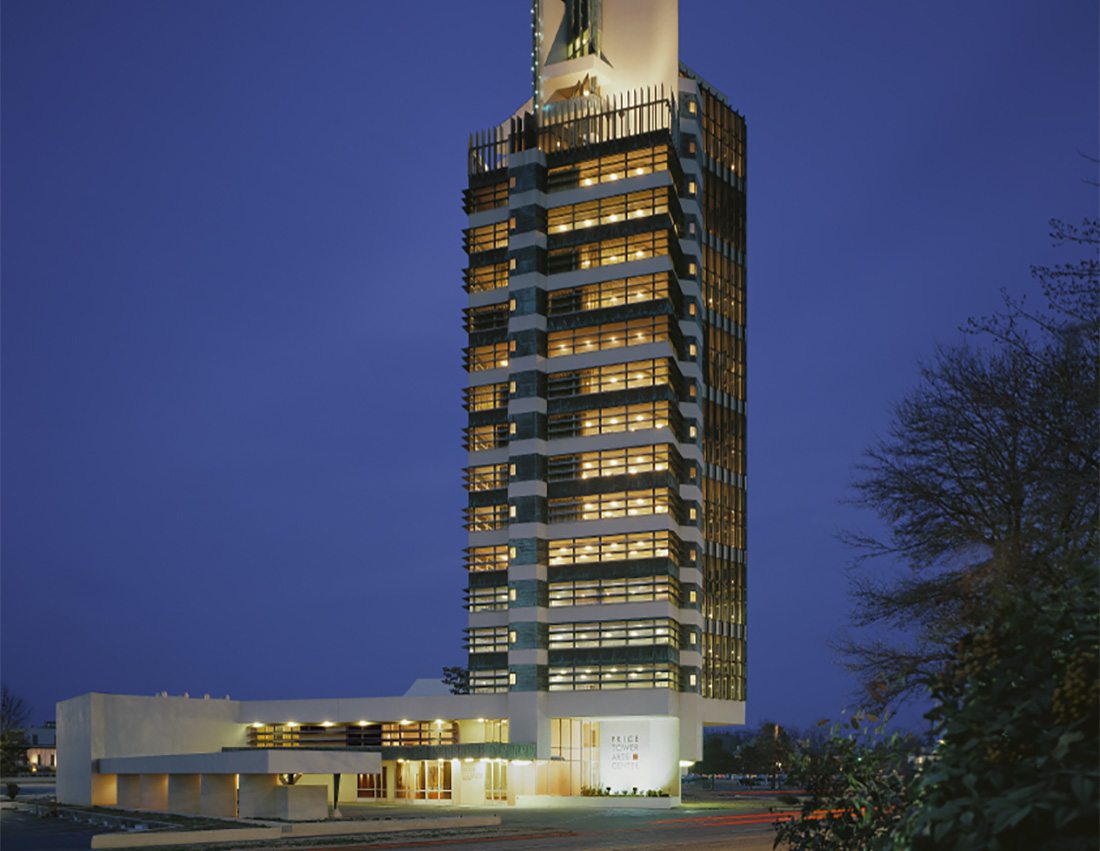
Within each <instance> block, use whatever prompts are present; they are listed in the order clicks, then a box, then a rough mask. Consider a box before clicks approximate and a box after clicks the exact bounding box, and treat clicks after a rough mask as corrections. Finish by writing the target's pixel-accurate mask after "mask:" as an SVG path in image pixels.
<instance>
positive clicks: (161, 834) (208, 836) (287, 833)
mask: <svg viewBox="0 0 1100 851" xmlns="http://www.w3.org/2000/svg"><path fill="white" fill-rule="evenodd" d="M499 826H500V816H441V817H439V818H396V819H369V820H366V819H363V820H359V819H348V820H346V821H329V822H313V823H310V824H288V825H280V826H277V827H245V828H234V829H226V830H178V831H177V830H172V831H148V832H142V833H100V834H98V835H96V836H93V837H92V846H91V847H92V848H153V847H158V848H159V847H164V846H171V845H213V844H216V843H222V842H262V841H264V840H270V839H301V838H308V837H311V836H359V835H361V834H368V833H400V832H403V831H409V830H454V829H456V828H464V827H499Z"/></svg>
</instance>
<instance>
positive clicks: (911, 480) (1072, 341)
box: [842, 220, 1100, 705]
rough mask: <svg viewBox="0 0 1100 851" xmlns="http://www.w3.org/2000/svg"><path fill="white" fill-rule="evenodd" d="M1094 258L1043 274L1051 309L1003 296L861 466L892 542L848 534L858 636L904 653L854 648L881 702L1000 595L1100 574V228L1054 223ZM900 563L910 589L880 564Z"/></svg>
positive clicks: (860, 641)
mask: <svg viewBox="0 0 1100 851" xmlns="http://www.w3.org/2000/svg"><path fill="white" fill-rule="evenodd" d="M1052 226H1053V227H1052V230H1053V236H1054V238H1055V242H1056V244H1060V245H1064V246H1070V247H1075V248H1077V249H1078V250H1083V252H1084V256H1082V257H1079V258H1077V259H1075V260H1073V261H1071V262H1067V263H1064V264H1060V265H1056V266H1047V267H1035V268H1033V269H1032V275H1033V276H1034V278H1035V279H1036V280H1037V281H1038V282H1039V284H1040V287H1041V289H1042V293H1043V296H1044V298H1045V301H1046V306H1045V307H1044V308H1041V309H1036V308H1032V307H1031V305H1030V304H1028V303H1027V302H1026V300H1014V299H1012V298H1009V297H1007V296H1005V298H1004V308H1003V310H1002V312H1000V313H998V314H995V315H993V316H991V317H986V318H983V319H976V320H971V321H970V322H969V323H968V325H967V327H966V330H967V331H968V332H970V334H971V335H972V341H973V344H967V345H962V346H957V347H954V348H945V349H940V350H939V351H938V352H937V353H936V356H935V357H934V358H933V359H932V360H931V362H929V363H927V364H925V365H923V366H922V367H921V370H920V382H919V385H918V387H917V389H916V390H915V391H914V392H913V393H912V394H910V395H909V397H907V398H906V399H904V400H902V401H901V402H900V403H898V404H897V405H896V406H895V407H894V411H893V421H892V423H891V426H890V430H889V433H888V435H887V436H886V437H885V438H883V439H882V440H880V441H878V442H877V443H876V444H875V445H873V446H872V447H870V448H869V449H868V450H866V452H865V453H864V457H863V459H862V461H861V462H860V463H859V464H858V465H857V479H856V482H855V485H854V487H855V500H854V501H855V502H856V503H857V504H859V505H862V506H864V507H866V508H869V509H871V510H872V511H874V512H875V513H876V514H877V515H878V517H879V518H880V519H881V520H882V521H883V522H884V524H885V526H886V528H887V530H888V534H887V535H886V536H885V537H876V536H871V535H865V534H850V535H848V536H847V539H848V541H849V542H850V543H851V544H853V545H854V546H855V547H856V549H857V551H858V554H859V557H858V560H857V568H856V570H855V571H854V573H853V589H854V598H855V613H854V623H855V625H856V626H857V627H870V628H872V631H873V632H874V631H877V632H878V634H879V635H880V636H881V634H882V633H883V630H882V629H881V628H882V627H886V628H888V630H889V631H890V632H892V634H894V635H897V634H899V633H904V634H907V635H909V636H910V637H911V640H910V641H908V643H904V642H900V641H897V640H893V639H886V638H881V637H879V638H877V639H869V640H868V639H864V638H856V639H853V640H850V641H848V642H846V643H844V644H843V645H842V650H843V651H844V652H845V653H846V654H847V656H848V658H849V663H850V667H851V668H852V669H853V670H854V671H856V672H857V674H858V675H859V676H860V678H861V680H862V682H863V684H864V686H865V687H866V689H867V695H868V697H869V699H870V700H869V702H870V703H872V704H878V705H882V704H889V703H892V702H894V701H897V700H899V699H902V698H904V697H905V696H907V695H908V694H910V693H911V692H912V690H913V689H914V688H915V687H916V686H917V685H918V684H919V683H920V682H922V681H926V678H927V676H928V675H929V674H930V673H932V672H934V671H936V670H938V669H939V668H940V667H941V666H942V664H943V663H944V662H945V661H947V660H948V659H949V658H950V657H951V654H952V652H953V647H954V645H955V643H956V642H957V640H958V639H959V637H960V636H961V635H962V634H963V633H965V632H966V631H967V630H968V629H970V628H971V627H973V626H974V625H976V624H978V623H981V622H982V620H983V618H984V616H985V615H986V613H987V612H988V609H989V607H990V605H991V603H992V602H993V601H995V600H996V599H998V598H999V597H1000V596H1001V595H1014V594H1018V593H1022V592H1024V591H1026V590H1027V589H1029V588H1033V587H1037V586H1043V585H1049V584H1050V583H1058V582H1061V581H1063V580H1064V578H1065V577H1066V576H1067V575H1068V574H1069V572H1070V571H1071V570H1072V569H1073V568H1074V567H1076V566H1078V565H1080V564H1082V563H1094V562H1095V559H1096V553H1097V543H1098V538H1097V518H1098V510H1100V416H1098V410H1100V389H1098V388H1100V376H1098V371H1097V365H1098V352H1100V345H1098V343H1100V309H1098V305H1100V274H1098V272H1100V266H1098V262H1097V249H1098V247H1100V223H1098V222H1097V221H1095V220H1087V221H1085V222H1084V223H1083V224H1082V225H1080V226H1073V225H1067V224H1066V223H1064V222H1060V221H1054V222H1052ZM875 557H885V558H887V559H888V560H891V561H893V562H896V563H900V564H901V565H902V568H903V570H904V573H903V574H902V575H901V576H896V575H895V576H886V575H884V572H882V571H874V570H871V569H869V564H868V563H867V560H868V559H873V558H875Z"/></svg>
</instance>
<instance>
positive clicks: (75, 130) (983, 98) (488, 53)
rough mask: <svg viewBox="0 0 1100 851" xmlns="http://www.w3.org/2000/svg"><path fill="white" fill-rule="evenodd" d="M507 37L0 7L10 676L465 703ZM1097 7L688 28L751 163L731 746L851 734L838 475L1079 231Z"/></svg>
mask: <svg viewBox="0 0 1100 851" xmlns="http://www.w3.org/2000/svg"><path fill="white" fill-rule="evenodd" d="M529 15H530V12H529V4H527V3H525V2H521V0H478V2H476V3H469V2H464V3H460V2H434V3H432V2H425V3H414V2H409V3H380V2H366V0H359V2H337V1H336V0H322V1H321V2H308V3H307V2H274V0H263V1H262V2H260V1H259V0H256V2H251V1H250V0H234V2H221V0H186V2H184V1H183V0H172V2H168V1H167V0H162V1H161V2H153V0H127V2H122V1H121V0H103V2H83V0H72V2H60V1H59V0H33V1H32V0H4V3H3V10H2V16H3V17H2V50H3V54H2V62H3V67H2V76H3V82H2V102H3V139H2V143H3V144H2V157H3V159H2V168H3V195H2V202H3V207H2V217H3V218H2V224H3V258H2V274H3V293H2V298H3V302H2V308H3V327H2V332H3V350H2V354H3V376H2V378H3V422H2V426H3V468H2V475H3V478H2V486H3V518H2V520H3V550H2V557H3V587H2V591H3V594H2V618H3V619H2V665H3V670H2V676H3V680H4V682H5V683H6V684H7V685H8V686H9V687H11V688H13V689H14V690H15V691H17V692H18V693H20V694H22V695H23V696H24V697H26V698H27V699H28V700H29V701H30V702H31V704H32V705H33V708H34V720H36V721H37V720H41V719H46V718H52V717H53V706H52V705H53V703H54V702H55V701H57V700H59V699H63V698H67V697H71V696H73V695H76V694H79V693H82V692H85V691H91V690H96V691H114V692H131V693H147V694H152V693H153V692H156V691H160V690H168V691H169V692H172V693H181V692H184V691H189V692H190V693H191V694H192V695H196V694H202V693H203V692H210V693H211V694H215V695H222V694H225V693H230V694H232V695H233V696H234V697H240V698H265V697H272V698H274V697H308V696H337V695H349V696H350V695H372V694H392V693H401V692H402V691H404V689H405V687H406V686H407V685H408V684H409V683H410V682H411V680H412V679H413V678H414V677H418V676H435V675H438V671H439V668H440V666H441V665H444V664H462V663H463V662H464V654H463V651H462V649H461V647H462V643H461V640H462V628H463V626H464V625H465V613H464V611H463V609H462V606H461V600H462V588H463V585H464V575H463V569H462V561H461V551H462V547H463V546H464V542H465V533H464V532H463V531H462V529H461V526H460V523H461V508H462V505H463V503H464V493H463V490H462V487H461V484H462V478H461V468H462V466H463V464H464V459H465V454H464V452H463V450H462V448H461V443H460V441H461V428H462V426H463V424H464V412H463V410H462V408H461V387H462V386H463V382H464V379H465V374H464V372H463V370H462V366H461V351H460V350H461V347H462V345H463V343H464V334H463V331H462V325H461V309H462V306H463V304H464V300H465V295H464V293H463V291H462V288H461V276H460V272H461V269H462V267H463V264H464V254H463V252H462V250H461V245H462V243H461V228H462V227H463V224H464V216H463V214H462V211H461V208H460V198H461V190H462V188H463V186H464V181H465V142H466V136H467V134H468V133H469V132H470V131H472V130H475V129H479V128H483V127H488V126H489V125H491V124H493V123H495V122H498V121H500V120H502V119H503V118H505V117H506V116H507V115H508V114H509V113H510V112H511V111H512V110H513V109H514V108H515V107H516V106H518V105H519V104H520V103H522V102H523V100H524V99H525V98H526V97H527V96H528V87H529V78H530V73H529ZM1097 17H1098V13H1097V4H1096V3H1095V2H1093V0H1049V2H1039V0H1034V2H1019V1H1018V0H1015V1H1012V2H1010V0H966V2H958V0H933V2H922V3H882V2H879V1H878V0H865V1H864V2H856V1H855V0H840V1H839V2H832V3H821V2H817V0H802V1H801V2H786V3H774V2H766V3H744V2H718V0H712V2H704V0H683V2H682V3H681V55H682V57H683V59H684V61H686V62H687V63H688V64H689V65H690V66H692V67H693V68H694V69H695V70H696V71H698V72H699V73H701V74H702V75H703V76H704V77H705V78H707V79H708V80H709V81H710V82H712V83H713V84H714V85H716V86H717V87H719V88H720V89H722V90H724V91H725V92H726V93H728V95H729V97H730V101H731V103H733V104H734V106H735V107H736V108H738V109H739V110H740V111H742V112H744V113H745V114H746V116H747V118H748V124H749V161H748V162H749V165H748V173H749V324H748V327H749V340H750V346H749V358H750V360H749V407H748V410H749V430H750V431H749V433H750V441H749V468H750V476H749V564H750V571H749V576H750V582H749V600H750V607H749V618H750V621H749V648H750V650H749V652H750V659H751V662H750V667H749V705H748V712H749V719H750V721H755V720H759V719H761V718H764V717H771V718H777V719H779V720H781V721H786V722H789V723H794V724H799V725H804V724H808V723H812V722H813V721H815V720H816V719H817V718H819V717H821V716H823V715H830V714H833V715H835V713H836V712H837V711H838V709H839V707H840V706H842V705H844V704H845V703H848V702H850V697H851V695H852V692H853V688H854V683H853V681H852V680H851V679H850V678H849V677H848V675H847V674H846V672H845V671H844V670H843V669H842V668H841V667H839V666H838V664H837V662H836V660H835V658H834V656H833V654H832V652H831V651H830V650H829V649H828V647H827V646H826V645H827V642H828V641H829V640H830V639H833V638H835V637H837V635H838V633H839V631H840V629H841V628H842V627H843V625H844V623H845V620H846V612H847V602H846V591H845V568H846V566H847V564H848V562H849V559H850V554H849V553H848V552H847V551H846V550H845V549H844V547H843V546H842V545H841V544H840V543H839V542H838V541H837V539H836V534H837V532H838V530H840V529H842V528H845V527H852V526H855V525H858V524H861V523H866V522H867V518H866V517H863V516H861V515H860V514H859V513H858V512H856V511H855V510H854V509H852V508H851V507H849V506H847V505H844V504H842V503H841V502H840V500H842V499H843V498H844V497H845V496H846V493H847V491H846V488H847V485H848V482H849V481H850V479H851V475H852V464H853V463H854V461H855V460H856V459H857V456H858V454H859V451H860V449H861V448H862V447H864V446H865V445H867V444H868V443H869V442H870V441H871V440H872V438H873V436H874V435H875V434H876V433H878V432H881V431H882V430H883V428H884V426H885V424H886V422H887V416H888V410H889V404H890V402H891V401H892V400H894V399H896V398H898V397H899V396H900V395H902V394H903V393H904V392H905V391H906V390H907V389H908V388H910V387H911V386H912V385H913V383H914V381H915V375H916V371H915V364H916V362H917V360H918V359H920V358H921V357H925V356H927V355H929V354H930V353H931V352H932V351H933V350H934V347H935V345H936V344H937V343H950V342H952V341H954V340H956V339H957V338H958V336H959V335H958V332H957V327H958V325H959V324H960V323H961V322H962V321H963V320H965V318H966V317H967V316H968V315H971V314H980V313H986V312H989V311H991V310H993V309H995V307H996V306H997V303H998V301H997V299H998V295H997V293H998V290H999V289H1000V288H1001V287H1008V288H1009V289H1010V290H1012V291H1014V292H1022V291H1024V290H1026V289H1027V288H1028V276H1027V268H1028V265H1029V264H1031V263H1043V262H1049V261H1050V260H1051V258H1052V257H1053V256H1054V255H1052V253H1051V249H1050V246H1049V240H1048V239H1047V237H1046V226H1045V222H1046V220H1047V219H1048V218H1049V217H1051V216H1061V217H1064V218H1070V219H1079V218H1080V217H1082V216H1084V215H1086V214H1088V213H1092V212H1095V206H1096V194H1095V190H1094V189H1093V188H1091V187H1089V186H1088V185H1086V184H1085V183H1084V182H1083V179H1086V178H1089V177H1091V176H1093V175H1094V172H1090V166H1089V164H1088V163H1087V162H1086V161H1085V160H1084V159H1082V158H1081V157H1080V156H1079V154H1078V152H1079V151H1084V152H1088V153H1090V154H1092V155H1096V153H1097V150H1098V143H1097V126H1098V107H1097V103H1098V99H1100V98H1098V91H1097V86H1098V84H1097V79H1098V59H1097V54H1098V48H1097V30H1098V20H1097Z"/></svg>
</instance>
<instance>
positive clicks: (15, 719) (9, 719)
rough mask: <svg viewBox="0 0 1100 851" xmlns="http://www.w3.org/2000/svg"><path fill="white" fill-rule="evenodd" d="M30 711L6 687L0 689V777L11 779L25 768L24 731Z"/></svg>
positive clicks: (25, 748) (25, 744)
mask: <svg viewBox="0 0 1100 851" xmlns="http://www.w3.org/2000/svg"><path fill="white" fill-rule="evenodd" d="M29 715H30V710H29V709H28V708H27V704H26V702H25V701H24V700H23V698H21V697H19V696H18V695H17V694H15V693H14V692H13V691H11V690H10V689H9V688H8V687H7V686H2V687H0V762H2V765H0V775H4V776H6V777H11V776H13V775H15V774H18V773H19V772H20V771H22V770H23V769H24V768H25V767H26V763H27V737H26V734H25V732H24V730H25V729H26V727H27V718H28V717H29Z"/></svg>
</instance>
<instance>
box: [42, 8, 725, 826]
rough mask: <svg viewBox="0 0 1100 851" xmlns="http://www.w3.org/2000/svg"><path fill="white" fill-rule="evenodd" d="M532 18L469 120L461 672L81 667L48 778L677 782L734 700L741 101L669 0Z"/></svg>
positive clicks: (95, 786)
mask: <svg viewBox="0 0 1100 851" xmlns="http://www.w3.org/2000/svg"><path fill="white" fill-rule="evenodd" d="M531 22H532V26H531V36H532V39H531V40H532V52H531V75H532V77H531V83H532V84H531V98H530V99H529V100H528V101H527V102H526V103H524V104H523V105H522V106H521V107H520V108H519V109H517V110H516V111H515V112H514V113H513V114H512V115H510V116H509V117H507V118H506V120H504V121H503V122H502V123H501V124H499V125H497V126H495V127H493V128H490V129H487V130H483V131H479V132H477V133H474V134H473V135H472V136H471V137H470V139H469V144H468V186H467V188H466V190H465V193H464V205H465V212H466V214H467V216H468V223H467V227H466V229H465V232H464V236H465V247H466V251H467V253H468V263H467V266H466V269H465V273H464V283H465V289H466V293H467V305H466V308H465V323H466V329H467V332H468V344H467V346H466V348H465V351H464V359H465V365H466V369H467V370H468V385H467V387H466V390H465V406H466V410H467V413H468V423H467V426H466V429H465V437H464V439H465V446H466V450H467V452H468V461H467V466H466V469H465V482H466V487H467V491H468V498H467V506H466V519H465V523H466V529H467V532H468V542H467V543H468V546H467V548H466V553H465V567H466V571H467V581H466V606H467V609H468V626H467V630H466V637H467V650H468V674H469V676H468V692H469V693H449V692H448V691H447V690H446V689H445V688H443V687H442V684H441V683H440V682H439V681H420V680H418V681H417V683H415V684H414V686H413V688H411V689H410V690H409V691H408V692H407V693H406V694H404V695H400V696H395V697H366V698H340V699H328V698H325V699H305V700H262V701H247V700H246V701H232V700H230V699H229V698H228V697H226V698H225V699H224V700H217V699H215V700H211V699H203V700H191V699H189V698H187V696H186V695H184V696H183V697H182V698H180V697H169V696H168V695H167V693H162V694H159V695H156V696H123V695H104V694H85V695H81V696H79V697H75V698H72V699H71V700H67V701H63V702H61V703H60V704H58V708H57V712H58V714H57V718H58V765H59V773H58V786H57V789H58V799H59V800H60V801H62V802H64V803H73V804H97V805H101V806H118V807H123V808H129V809H149V810H167V811H171V812H181V813H199V814H205V815H210V816H234V815H235V816H240V817H255V818H273V817H274V818H285V819H291V820H294V819H301V820H309V819H323V818H325V817H326V815H327V814H328V813H329V809H328V807H329V806H332V807H334V808H335V807H336V806H337V805H340V806H344V805H350V804H353V803H363V804H369V803H371V802H378V801H388V802H408V803H425V804H429V803H437V804H440V803H457V804H479V805H480V804H485V803H496V802H499V803H506V804H514V805H520V806H549V805H554V804H560V803H563V802H564V803H566V804H568V805H571V806H579V805H599V804H600V803H601V795H600V794H599V793H603V794H604V795H606V794H607V793H611V794H613V795H614V796H615V797H614V798H604V800H606V801H607V802H608V803H614V805H615V806H619V807H622V806H672V805H675V804H677V803H678V802H679V799H680V774H681V770H682V769H683V768H684V767H686V766H689V765H691V764H692V763H693V762H695V761H696V760H699V759H701V758H702V756H703V747H702V745H703V740H702V732H703V728H704V726H706V725H728V724H741V723H744V717H745V652H746V651H745V588H746V555H745V554H746V542H745V474H746V462H745V374H746V363H745V180H746V175H745V121H744V119H743V118H742V116H740V115H739V114H738V113H736V112H735V111H734V110H733V109H731V108H730V106H729V104H728V103H727V101H726V99H725V97H724V96H723V95H722V94H721V93H719V92H718V91H717V90H716V89H715V88H714V87H713V86H711V85H709V84H708V83H707V82H706V81H705V80H703V79H702V78H701V77H700V76H699V75H697V74H695V73H694V72H692V71H691V70H689V69H688V68H687V66H685V65H684V64H683V63H682V62H680V58H679V46H678V42H679V32H678V3H677V0H534V2H533V4H532V17H531ZM207 698H208V696H207ZM341 777H344V778H346V779H345V780H344V781H343V782H342V783H341V780H340V778H341ZM628 797H629V801H628V800H627V798H628Z"/></svg>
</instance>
